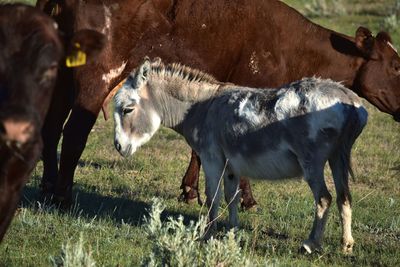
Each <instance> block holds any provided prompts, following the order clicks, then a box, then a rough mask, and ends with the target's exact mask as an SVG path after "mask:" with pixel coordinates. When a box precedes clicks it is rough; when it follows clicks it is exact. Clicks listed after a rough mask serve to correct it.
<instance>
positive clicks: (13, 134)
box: [0, 120, 34, 144]
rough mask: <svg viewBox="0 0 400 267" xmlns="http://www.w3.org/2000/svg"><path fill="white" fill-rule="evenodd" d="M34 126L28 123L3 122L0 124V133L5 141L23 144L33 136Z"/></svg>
mask: <svg viewBox="0 0 400 267" xmlns="http://www.w3.org/2000/svg"><path fill="white" fill-rule="evenodd" d="M33 132H34V126H33V124H32V123H31V122H29V121H15V120H5V121H3V122H2V123H0V133H1V135H2V136H3V138H4V139H5V140H7V141H11V142H15V143H19V144H24V143H26V142H27V141H28V140H29V139H30V138H31V137H32V135H33Z"/></svg>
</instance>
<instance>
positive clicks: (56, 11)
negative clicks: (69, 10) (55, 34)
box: [50, 3, 61, 17]
mask: <svg viewBox="0 0 400 267" xmlns="http://www.w3.org/2000/svg"><path fill="white" fill-rule="evenodd" d="M60 11H61V8H60V6H59V5H58V4H55V3H54V4H53V8H52V9H51V14H50V16H51V17H55V16H58V14H60V13H61V12H60Z"/></svg>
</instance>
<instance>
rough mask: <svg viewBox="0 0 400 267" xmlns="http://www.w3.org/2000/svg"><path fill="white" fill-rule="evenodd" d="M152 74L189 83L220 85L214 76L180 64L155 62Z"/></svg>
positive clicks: (152, 66)
mask: <svg viewBox="0 0 400 267" xmlns="http://www.w3.org/2000/svg"><path fill="white" fill-rule="evenodd" d="M151 72H153V73H157V74H158V75H161V76H169V77H171V78H179V79H184V80H186V81H188V82H206V83H211V84H215V83H219V82H218V80H217V79H215V78H214V77H213V76H212V75H210V74H207V73H205V72H203V71H201V70H198V69H192V68H191V67H188V66H185V65H182V64H180V63H172V64H167V65H166V64H164V63H163V62H154V63H152V65H151Z"/></svg>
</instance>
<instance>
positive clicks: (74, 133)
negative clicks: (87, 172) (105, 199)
mask: <svg viewBox="0 0 400 267" xmlns="http://www.w3.org/2000/svg"><path fill="white" fill-rule="evenodd" d="M100 108H101V107H99V110H98V111H100ZM97 114H98V112H97V113H96V114H93V113H92V112H89V111H87V110H85V109H84V108H82V107H74V108H73V109H72V112H71V115H70V117H69V119H68V121H67V124H66V125H65V127H64V131H63V142H62V147H61V157H60V170H59V173H58V179H57V185H56V190H55V197H56V200H57V201H59V202H60V203H61V204H62V205H63V206H68V205H70V204H71V202H72V186H73V177H74V173H75V169H76V166H77V165H78V161H79V159H80V157H81V155H82V152H83V150H84V149H85V146H86V141H87V139H88V136H89V133H90V131H91V129H92V127H93V125H94V124H95V122H96V118H97Z"/></svg>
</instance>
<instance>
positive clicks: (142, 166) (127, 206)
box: [0, 0, 400, 266]
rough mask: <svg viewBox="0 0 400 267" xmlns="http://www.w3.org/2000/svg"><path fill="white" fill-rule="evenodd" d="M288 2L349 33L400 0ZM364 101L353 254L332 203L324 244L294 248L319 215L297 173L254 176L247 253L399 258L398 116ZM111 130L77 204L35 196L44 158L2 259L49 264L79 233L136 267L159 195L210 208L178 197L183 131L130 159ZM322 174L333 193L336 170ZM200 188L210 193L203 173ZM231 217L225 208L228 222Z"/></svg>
mask: <svg viewBox="0 0 400 267" xmlns="http://www.w3.org/2000/svg"><path fill="white" fill-rule="evenodd" d="M8 2H9V1H8ZM31 2H32V1H31ZM285 2H286V3H288V4H290V5H292V6H294V7H296V8H297V9H298V10H300V11H302V12H304V13H306V14H308V15H310V16H311V17H312V19H313V20H314V21H315V22H317V23H319V24H321V25H323V26H326V27H328V28H332V29H334V30H337V31H340V32H343V33H346V34H349V35H352V36H353V35H354V32H355V30H356V29H357V27H358V26H359V25H364V26H367V27H369V28H370V29H373V30H374V33H376V31H377V30H378V29H380V28H381V25H382V24H383V21H384V20H385V18H386V17H387V16H388V14H389V13H390V7H391V6H393V5H394V1H384V0H379V1H370V0H351V1H341V3H344V2H346V4H343V6H344V8H345V10H346V12H344V13H341V14H336V12H333V11H332V13H331V14H327V15H325V16H323V17H321V16H316V15H315V14H312V13H311V12H310V10H309V9H307V8H306V4H307V3H311V2H313V1H306V0H287V1H285ZM317 2H320V1H317ZM326 2H328V1H326ZM335 2H336V1H335ZM339 13H340V12H339ZM391 34H392V37H393V43H394V44H395V45H396V46H397V47H400V30H398V31H393V30H392V31H391ZM366 106H367V109H368V111H369V122H368V125H367V126H366V128H365V130H364V131H363V133H362V134H361V136H360V137H359V139H358V141H357V142H356V144H355V146H354V148H353V157H352V162H353V170H354V173H355V176H356V178H355V180H351V185H350V188H351V191H352V194H353V235H354V238H355V241H356V244H355V248H354V253H353V255H351V256H345V255H343V254H342V253H341V251H340V245H339V243H338V240H339V239H340V233H341V229H340V224H339V215H338V211H337V208H336V204H333V205H332V208H331V210H330V215H329V219H328V223H327V227H326V230H325V242H324V250H323V251H322V252H321V253H318V254H315V255H311V256H310V255H307V256H303V255H300V254H298V247H299V244H300V243H301V241H302V240H303V239H304V237H306V236H307V234H308V232H309V228H310V226H311V222H312V220H313V197H312V194H311V192H310V190H309V188H308V185H307V184H306V183H305V182H304V181H302V180H294V181H293V180H291V181H284V182H277V183H272V182H265V181H262V182H261V181H260V182H254V181H252V188H253V191H254V192H253V193H254V196H255V198H256V200H257V201H258V203H259V208H258V210H254V211H249V212H241V213H240V214H239V217H240V222H241V225H242V229H244V234H245V235H246V238H245V242H244V244H243V250H242V251H241V253H243V254H244V256H246V257H249V258H251V259H252V260H254V261H255V262H259V263H260V264H263V263H265V262H267V263H269V264H271V265H279V266H280V265H290V266H292V265H296V266H299V265H307V266H328V265H329V266H331V265H335V266H346V265H360V266H367V265H374V266H399V265H400V257H399V254H400V151H399V149H400V124H398V123H397V124H396V123H395V122H394V121H393V120H392V118H391V117H390V116H388V115H386V114H383V113H380V112H378V111H377V109H375V108H374V107H372V106H371V105H369V104H367V103H366ZM112 128H113V122H112V120H108V121H104V119H103V117H102V116H100V117H99V119H98V121H97V124H96V126H95V127H94V128H93V131H92V133H91V135H90V137H89V141H88V144H87V146H86V150H85V151H84V154H83V156H82V158H81V161H80V164H79V167H78V169H77V171H76V175H75V181H76V182H75V187H74V193H75V200H76V205H75V206H74V207H73V208H72V209H71V210H70V211H66V212H61V211H59V210H57V209H54V208H53V207H51V206H49V205H46V204H42V203H38V202H37V199H38V198H37V197H38V196H37V194H38V192H39V188H38V186H39V183H40V176H41V171H42V165H41V163H39V164H38V166H37V168H36V169H35V171H34V172H33V176H32V178H31V180H30V182H29V183H28V184H27V186H26V188H25V191H24V196H23V199H22V203H21V206H20V208H19V209H18V211H17V213H16V216H15V218H14V220H13V222H12V225H11V226H10V228H9V230H8V232H7V234H6V236H5V239H4V241H3V243H2V244H1V245H0V265H4V266H51V265H53V264H57V262H59V259H60V257H61V256H63V255H62V253H61V250H62V247H63V246H65V245H66V244H75V243H76V242H77V241H78V240H79V239H80V238H81V239H82V240H83V250H84V251H87V252H89V253H91V255H92V258H93V260H94V261H95V262H96V265H98V266H137V265H140V263H141V262H142V259H143V258H145V257H147V254H148V253H149V251H150V248H151V246H152V240H150V239H148V238H147V236H146V235H145V234H144V231H143V229H144V227H145V223H144V221H143V216H144V215H147V214H148V212H147V210H148V209H150V206H151V203H152V198H153V197H155V196H156V197H158V198H160V199H162V202H163V204H164V205H165V207H166V209H165V212H164V213H163V216H162V217H163V218H166V217H167V216H174V217H177V216H178V215H179V214H182V215H183V216H184V219H185V222H188V221H189V220H197V219H198V217H199V213H202V214H206V213H205V209H204V208H203V209H202V210H201V207H200V206H198V205H191V206H189V205H186V204H183V203H179V202H177V197H178V195H179V194H180V189H179V185H180V181H181V177H182V175H183V174H184V172H185V170H186V167H187V164H188V161H189V155H190V149H189V147H188V146H187V145H186V143H185V142H184V140H183V139H182V138H180V137H179V136H178V135H177V134H176V133H174V132H173V131H171V130H169V129H161V130H160V131H159V132H158V133H157V135H156V136H155V137H154V138H153V139H152V140H151V141H150V142H149V143H148V144H147V145H145V146H144V147H142V148H141V149H140V150H139V151H138V152H136V153H135V154H134V156H133V157H131V158H129V159H123V158H122V157H121V156H119V154H118V153H117V152H116V151H115V149H114V146H113V130H112ZM326 176H327V177H328V178H327V183H328V187H329V189H330V191H331V192H332V193H333V195H334V188H333V183H332V179H331V178H330V177H331V175H330V173H327V175H326ZM200 188H201V192H204V177H201V185H200ZM204 198H205V196H204V194H202V199H203V200H204ZM224 208H225V207H224V206H223V207H222V209H224ZM226 215H227V213H226V211H225V213H223V216H222V220H225V219H226ZM220 221H221V220H220ZM220 225H221V226H223V224H222V223H220ZM221 230H222V229H221Z"/></svg>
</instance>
